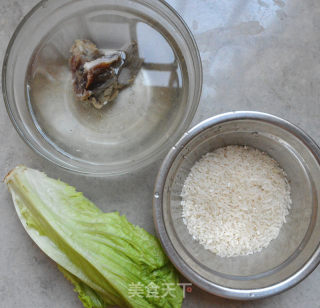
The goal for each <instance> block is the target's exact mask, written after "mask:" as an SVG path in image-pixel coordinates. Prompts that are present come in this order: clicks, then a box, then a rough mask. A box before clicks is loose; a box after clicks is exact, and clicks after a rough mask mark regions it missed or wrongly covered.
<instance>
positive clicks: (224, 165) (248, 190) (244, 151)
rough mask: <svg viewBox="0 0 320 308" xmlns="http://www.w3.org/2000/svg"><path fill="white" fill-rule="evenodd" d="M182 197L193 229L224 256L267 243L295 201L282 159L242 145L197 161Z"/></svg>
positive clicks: (186, 218)
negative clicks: (280, 163)
mask: <svg viewBox="0 0 320 308" xmlns="http://www.w3.org/2000/svg"><path fill="white" fill-rule="evenodd" d="M181 196H182V207H183V214H182V216H183V221H184V223H185V224H186V226H187V228H188V230H189V232H190V234H191V235H192V236H193V238H194V239H195V240H197V241H199V243H200V244H201V245H203V246H204V247H205V248H206V249H208V250H210V251H212V252H213V253H216V254H217V255H219V256H221V257H231V256H239V255H248V254H252V253H256V252H259V251H261V250H262V248H264V247H267V246H268V245H269V243H270V241H271V240H273V239H275V238H276V237H277V236H278V234H279V231H280V229H281V226H282V225H283V223H285V222H286V218H285V217H286V216H287V215H288V213H289V209H290V205H291V198H290V186H289V183H288V181H287V178H286V174H285V172H284V171H283V170H282V169H281V168H280V167H279V165H278V163H277V162H276V161H275V160H274V159H272V158H271V157H270V156H269V155H267V154H266V153H263V152H261V151H259V150H257V149H254V148H251V147H245V146H236V145H232V146H227V147H224V148H219V149H217V150H215V151H214V152H212V153H207V154H206V155H204V156H203V157H202V158H201V159H200V160H199V161H198V162H196V163H195V165H194V166H193V167H192V168H191V171H190V173H189V175H188V177H187V179H186V181H185V183H184V187H183V189H182V193H181Z"/></svg>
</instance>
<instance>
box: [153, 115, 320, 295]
mask: <svg viewBox="0 0 320 308" xmlns="http://www.w3.org/2000/svg"><path fill="white" fill-rule="evenodd" d="M248 119H249V120H250V119H251V120H256V121H263V122H268V123H270V124H273V125H275V126H279V127H281V128H282V129H285V130H286V131H288V132H290V133H291V134H294V135H295V136H296V137H297V138H298V139H299V140H301V141H302V142H303V143H304V145H305V146H306V147H307V148H308V149H309V150H310V151H311V152H312V154H313V155H314V157H315V158H316V159H317V161H318V163H319V165H320V148H319V147H318V145H317V144H316V143H315V141H314V140H313V139H312V138H311V137H310V136H308V135H307V134H306V133H305V132H304V131H303V130H302V129H300V128H299V127H297V126H296V125H294V124H292V123H290V122H288V121H286V120H284V119H281V118H279V117H277V116H274V115H271V114H267V113H263V112H257V111H235V112H228V113H223V114H220V115H217V116H214V117H211V118H208V119H206V120H204V121H202V122H200V123H199V124H197V125H196V126H194V127H193V128H191V129H190V130H189V131H188V132H186V133H185V134H184V135H183V136H182V137H181V138H180V140H179V141H178V142H177V143H176V145H175V146H174V147H172V148H171V150H170V151H169V153H168V154H167V156H166V157H165V159H164V160H163V162H162V165H161V167H160V169H159V172H158V175H157V179H156V182H155V188H154V197H153V217H154V224H155V228H156V232H157V235H158V237H159V239H160V242H161V244H162V247H163V248H164V250H165V252H166V254H167V255H168V257H169V259H170V260H171V262H172V263H173V264H174V265H175V267H176V268H177V269H178V270H179V271H180V272H181V273H182V274H183V275H184V276H185V277H186V278H188V279H189V280H190V281H191V282H192V283H194V284H195V285H197V286H198V287H200V288H201V289H203V290H205V291H207V292H209V293H212V294H215V295H218V296H222V297H225V298H231V299H238V300H253V299H258V298H264V297H268V296H271V295H275V294H278V293H280V292H283V291H285V290H287V289H288V288H291V287H293V286H295V285H296V284H297V283H299V282H300V281H301V280H303V279H304V278H306V277H307V276H308V275H309V274H310V273H311V272H312V271H313V270H314V269H315V268H316V267H317V265H318V264H319V263H320V244H319V245H318V247H317V249H316V251H315V252H314V253H313V255H312V257H311V258H310V259H309V260H307V261H306V263H305V264H304V266H303V267H301V268H300V269H299V270H298V271H297V272H296V273H295V274H294V275H292V276H290V277H288V278H287V279H285V280H283V281H280V282H278V283H276V284H273V285H270V286H268V287H263V288H256V289H250V290H249V289H235V288H228V287H224V286H221V285H218V284H215V283H213V282H211V281H208V280H207V279H205V278H203V277H202V276H201V275H199V274H198V273H196V272H195V271H193V270H192V269H191V268H190V267H189V266H188V265H187V264H186V263H185V262H184V260H183V259H182V258H181V257H180V256H179V254H178V253H177V251H176V250H175V247H174V246H173V244H172V243H171V241H170V239H169V237H168V234H167V233H166V228H165V223H164V219H163V213H162V201H163V199H162V198H163V189H164V184H165V182H166V178H167V175H168V173H169V170H170V168H171V166H172V163H173V162H174V160H175V159H176V157H177V155H178V154H179V152H180V151H181V150H182V149H183V148H184V147H185V146H186V145H187V144H188V143H189V141H190V140H192V139H193V138H194V137H196V136H197V135H198V134H200V133H201V132H203V131H204V130H206V129H208V128H209V127H213V126H216V125H219V124H222V123H225V122H228V121H234V120H248Z"/></svg>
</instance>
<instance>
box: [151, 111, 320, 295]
mask: <svg viewBox="0 0 320 308" xmlns="http://www.w3.org/2000/svg"><path fill="white" fill-rule="evenodd" d="M231 144H237V145H248V146H253V147H256V148H258V149H260V150H262V151H264V152H266V153H268V154H269V155H270V156H272V157H273V158H274V159H276V160H277V161H278V162H279V164H280V165H281V167H282V168H283V169H284V170H285V171H286V173H287V175H288V180H289V181H290V184H291V194H292V195H291V197H292V201H293V204H292V209H291V211H290V213H289V215H288V219H287V223H286V224H284V225H283V227H282V228H281V230H280V234H279V236H278V238H277V239H275V240H273V241H272V242H271V243H270V245H269V246H268V247H267V248H265V249H263V250H262V251H261V252H260V253H256V254H253V255H249V256H240V257H232V258H221V257H219V256H217V255H215V254H213V253H211V252H209V251H207V250H205V249H204V248H203V247H202V246H201V245H200V244H198V242H196V241H194V240H193V239H192V236H191V235H190V234H189V233H188V230H187V228H186V226H185V225H184V223H183V221H182V217H181V216H182V215H181V214H182V208H181V197H180V194H181V189H182V186H183V183H184V181H185V179H186V177H187V175H188V173H189V171H190V168H191V167H192V166H193V164H194V163H195V162H196V161H197V160H198V159H199V158H200V157H201V156H202V155H204V154H205V153H207V152H209V151H213V150H214V149H216V148H219V147H222V146H226V145H231ZM319 200H320V149H319V147H318V146H317V145H316V143H315V142H314V141H313V140H312V139H311V138H310V137H309V136H308V135H307V134H305V133H304V132H303V131H302V130H301V129H299V128H298V127H296V126H294V125H293V124H291V123H289V122H287V121H285V120H282V119H280V118H278V117H275V116H272V115H269V114H265V113H260V112H233V113H226V114H222V115H218V116H216V117H213V118H210V119H208V120H205V121H203V122H201V123H200V124H198V125H197V126H195V127H194V128H192V129H191V130H190V131H188V132H187V133H185V135H184V136H183V137H182V138H181V139H180V140H179V141H178V143H177V144H176V145H175V146H174V147H173V148H172V149H171V150H170V152H169V153H168V155H167V156H166V158H165V159H164V161H163V163H162V166H161V168H160V171H159V174H158V177H157V180H156V184H155V192H154V220H155V225H156V230H157V233H158V236H159V238H160V240H161V243H162V246H163V247H164V249H165V251H166V253H167V254H168V256H169V258H170V259H171V261H172V262H173V264H174V265H175V266H176V267H177V269H178V270H179V271H180V272H181V273H182V274H183V275H184V276H185V277H187V278H188V279H189V280H190V281H191V282H193V283H194V284H196V285H198V286H199V287H200V288H202V289H204V290H206V291H208V292H210V293H213V294H216V295H219V296H223V297H226V298H233V299H246V300H247V299H256V298H262V297H267V296H270V295H274V294H276V293H279V292H282V291H284V290H286V289H288V288H290V287H292V286H294V285H295V284H297V283H298V282H299V281H301V280H302V279H304V278H305V277H306V276H307V275H308V274H310V273H311V272H312V270H314V269H315V267H316V266H317V265H318V263H319V262H320V247H319V243H320V214H319V205H320V204H319Z"/></svg>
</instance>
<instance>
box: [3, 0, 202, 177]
mask: <svg viewBox="0 0 320 308" xmlns="http://www.w3.org/2000/svg"><path fill="white" fill-rule="evenodd" d="M75 39H90V40H92V41H93V42H95V43H96V44H97V46H98V47H99V48H107V49H121V48H122V47H123V46H125V45H126V44H128V43H131V42H132V41H136V42H137V44H138V49H139V51H138V52H139V58H140V59H141V60H143V64H142V66H141V69H140V71H139V73H138V74H137V76H136V78H135V81H134V83H133V84H132V85H131V86H130V87H127V88H126V89H124V90H122V91H121V92H120V94H119V96H118V97H117V99H116V100H115V101H114V102H112V103H109V104H108V105H107V106H105V107H104V108H103V109H101V110H96V109H95V108H93V107H92V106H90V105H88V104H83V103H81V102H79V101H77V100H76V98H75V96H74V95H73V93H72V77H71V72H70V70H69V67H68V59H69V57H70V53H69V50H70V47H71V45H72V44H73V42H74V40H75ZM2 76H3V87H2V88H3V94H4V100H5V103H6V107H7V110H8V113H9V115H10V118H11V120H12V122H13V124H14V126H15V128H16V129H17V131H18V132H19V134H20V135H21V137H22V138H23V140H24V141H25V142H26V143H27V144H28V145H29V146H30V147H31V148H32V149H33V150H35V151H36V152H37V153H39V154H40V155H42V156H43V157H45V158H47V159H48V160H50V161H51V162H53V163H55V164H57V165H59V166H61V167H63V168H66V169H68V170H71V171H76V172H80V173H85V174H88V175H115V174H122V173H127V172H131V171H134V170H136V169H138V168H141V167H144V166H146V165H148V164H150V163H151V162H153V161H155V160H157V159H158V158H159V157H160V156H162V155H164V154H165V153H166V152H167V151H168V149H169V148H170V147H171V146H172V145H173V144H174V143H175V142H176V141H177V140H178V139H179V138H180V137H181V135H182V134H183V133H184V132H185V131H186V129H187V128H188V126H189V125H190V123H191V121H192V119H193V116H194V114H195V112H196V109H197V106H198V103H199V99H200V94H201V87H202V68H201V60H200V56H199V52H198V49H197V46H196V43H195V41H194V38H193V36H192V34H191V32H190V31H189V29H188V27H187V26H186V24H185V23H184V21H183V20H182V19H181V18H180V17H179V15H178V14H177V13H176V12H175V11H174V10H173V9H172V8H171V7H170V6H169V5H167V4H166V3H165V2H164V1H152V0H135V1H129V0H108V1H106V0H81V1H75V0H56V1H47V0H44V1H41V2H40V3H39V4H38V5H37V6H36V7H35V8H34V9H33V10H32V11H31V12H30V13H29V14H28V15H27V16H26V17H25V18H24V20H23V21H22V22H21V24H20V25H19V26H18V28H17V30H16V32H15V34H14V35H13V37H12V39H11V41H10V44H9V47H8V49H7V52H6V55H5V59H4V65H3V75H2Z"/></svg>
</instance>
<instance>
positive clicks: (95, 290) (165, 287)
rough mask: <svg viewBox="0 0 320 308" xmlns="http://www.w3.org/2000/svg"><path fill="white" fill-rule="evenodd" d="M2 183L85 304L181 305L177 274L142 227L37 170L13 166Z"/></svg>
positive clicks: (32, 233)
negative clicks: (108, 211) (95, 203)
mask: <svg viewBox="0 0 320 308" xmlns="http://www.w3.org/2000/svg"><path fill="white" fill-rule="evenodd" d="M5 182H6V183H7V186H8V188H9V190H10V192H11V194H12V198H13V202H14V205H15V208H16V211H17V213H18V216H19V218H20V220H21V223H22V224H23V226H24V228H25V230H26V231H27V233H28V234H29V235H30V237H31V238H32V239H33V240H34V242H35V243H36V244H37V245H38V246H39V247H40V249H41V250H42V251H43V252H44V253H45V254H47V255H48V256H49V257H50V258H51V259H53V260H54V261H55V262H56V263H57V264H58V267H59V269H60V271H61V272H62V273H63V274H64V276H65V277H66V278H67V279H68V280H69V281H70V282H71V283H72V284H73V285H74V287H75V291H76V292H77V293H78V295H79V299H80V300H81V301H82V303H83V305H84V306H85V307H87V308H104V307H108V306H115V305H117V306H120V307H138V308H144V307H164V308H166V307H168V308H169V307H172V308H175V307H181V304H182V299H183V296H182V289H181V287H180V286H179V285H178V283H179V280H178V275H177V273H176V271H175V269H174V268H173V266H172V265H171V263H170V262H169V260H168V258H167V257H166V255H165V254H164V253H163V251H162V249H161V246H160V244H159V242H158V240H157V239H156V238H155V237H154V236H152V235H151V234H149V233H148V232H147V231H145V230H144V229H142V228H140V227H138V226H135V225H133V224H131V223H130V222H128V220H127V219H126V217H125V216H120V215H119V213H117V212H112V213H103V212H102V211H101V210H100V209H98V208H97V207H96V206H95V205H94V204H93V203H92V202H90V201H89V200H88V199H86V198H85V197H84V196H83V194H82V193H80V192H77V191H76V190H75V188H74V187H72V186H69V185H68V184H66V183H64V182H62V181H59V180H54V179H52V178H49V177H48V176H46V175H45V174H44V173H42V172H39V171H37V170H34V169H30V168H27V167H25V166H18V167H16V168H15V169H13V170H12V171H11V172H10V173H9V174H8V175H7V177H6V178H5Z"/></svg>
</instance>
